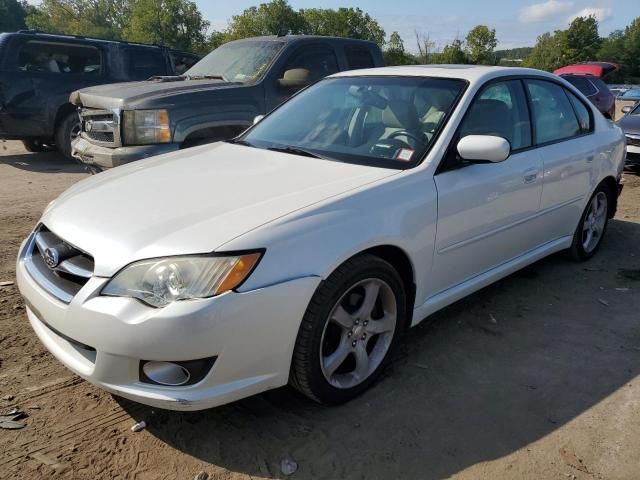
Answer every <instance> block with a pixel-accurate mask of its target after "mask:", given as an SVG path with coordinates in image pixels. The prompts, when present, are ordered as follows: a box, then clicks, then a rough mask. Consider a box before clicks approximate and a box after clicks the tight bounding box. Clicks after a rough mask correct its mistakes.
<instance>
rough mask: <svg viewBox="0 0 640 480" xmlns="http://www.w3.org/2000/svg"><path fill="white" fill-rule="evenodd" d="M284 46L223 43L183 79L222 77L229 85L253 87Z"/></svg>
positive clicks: (255, 42)
mask: <svg viewBox="0 0 640 480" xmlns="http://www.w3.org/2000/svg"><path fill="white" fill-rule="evenodd" d="M283 45H284V43H283V42H276V41H262V40H250V41H240V42H231V43H226V44H224V45H222V46H220V47H218V48H216V49H215V50H214V51H213V52H211V53H210V54H209V55H207V56H206V57H204V58H203V59H202V60H200V61H199V62H198V63H196V64H195V65H194V66H193V67H191V68H190V69H189V70H187V71H186V72H185V73H184V75H185V76H187V77H222V78H223V79H224V80H225V81H228V82H241V83H253V82H255V81H256V80H258V79H259V78H260V76H261V75H262V74H263V73H264V72H265V71H266V69H267V67H268V66H269V64H270V63H271V61H272V60H273V59H274V58H275V56H276V55H277V53H278V52H279V51H280V50H281V49H282V46H283Z"/></svg>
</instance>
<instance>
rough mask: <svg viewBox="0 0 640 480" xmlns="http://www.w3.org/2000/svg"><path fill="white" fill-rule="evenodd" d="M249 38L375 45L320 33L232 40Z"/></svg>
mask: <svg viewBox="0 0 640 480" xmlns="http://www.w3.org/2000/svg"><path fill="white" fill-rule="evenodd" d="M251 40H260V41H271V42H276V41H277V42H283V43H293V42H303V41H306V42H308V41H318V40H322V41H327V42H338V43H362V44H366V45H376V43H375V42H372V41H370V40H360V39H355V38H345V37H325V36H322V35H266V36H262V37H248V38H241V39H239V40H234V42H246V41H251Z"/></svg>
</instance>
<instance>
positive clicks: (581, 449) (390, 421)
mask: <svg viewBox="0 0 640 480" xmlns="http://www.w3.org/2000/svg"><path fill="white" fill-rule="evenodd" d="M85 177H86V174H85V173H83V171H82V169H81V168H80V167H79V166H78V165H75V164H71V163H68V162H65V161H64V160H62V159H61V158H60V157H59V156H58V155H57V154H55V153H45V154H28V153H26V152H24V150H23V149H22V147H21V144H19V143H17V142H5V143H0V242H1V243H0V244H1V245H2V248H1V249H0V282H2V281H13V280H14V262H15V258H16V255H17V251H18V247H19V244H20V242H21V241H22V239H23V238H24V237H25V236H26V235H27V234H28V232H29V231H30V229H31V228H32V227H33V226H34V225H35V223H36V222H37V220H38V218H39V216H40V213H41V212H42V210H43V209H44V207H45V206H46V204H47V203H48V202H49V201H51V200H52V199H53V198H55V197H56V196H57V195H58V194H59V193H60V192H62V191H63V190H64V189H65V188H67V187H68V186H69V185H71V184H73V183H74V182H77V181H79V180H81V179H82V178H85ZM639 293H640V177H637V176H635V175H631V174H629V175H626V187H625V190H624V193H623V195H622V197H621V200H620V208H619V211H618V215H617V217H616V218H615V220H613V221H612V222H611V223H610V226H609V231H608V233H607V237H606V239H605V241H604V244H603V245H602V249H601V251H600V253H599V254H598V255H597V256H596V257H595V258H594V259H592V260H591V261H590V262H587V263H581V264H578V263H572V262H569V261H567V260H565V259H564V258H563V257H562V256H560V255H557V256H553V257H550V258H547V259H545V260H543V261H540V262H538V263H536V264H534V265H532V266H530V267H528V268H527V269H525V270H523V271H521V272H519V273H517V274H515V275H512V276H510V277H508V278H506V279H505V280H503V281H501V282H499V283H497V284H495V285H493V286H491V287H489V288H486V289H484V290H482V291H480V292H478V293H476V294H474V295H472V296H471V297H469V298H467V299H465V300H463V301H461V302H458V303H456V304H455V305H453V306H451V307H449V308H447V309H445V310H444V311H442V312H439V313H438V314H436V315H435V316H434V317H433V319H432V320H433V321H431V322H423V324H421V325H420V326H418V327H416V328H415V329H413V330H412V331H411V332H410V335H408V337H407V339H406V341H405V342H404V343H403V345H402V347H401V348H400V349H399V351H398V353H397V354H396V356H395V357H394V359H393V362H392V363H391V365H390V367H389V368H388V369H387V370H386V372H385V374H384V376H383V378H382V379H381V381H379V382H378V383H377V384H376V385H375V386H374V388H373V389H371V391H370V392H368V393H367V394H365V395H363V396H362V397H361V398H359V399H357V400H355V401H353V402H351V403H349V404H347V405H344V406H341V407H336V408H324V407H321V406H318V405H315V404H313V403H310V402H309V401H307V400H305V399H304V398H302V397H300V396H299V395H297V394H296V393H294V392H293V391H292V390H290V389H288V388H282V389H279V390H275V391H272V392H268V393H265V394H262V395H258V396H255V397H252V398H248V399H246V400H243V401H240V402H237V403H235V404H232V405H228V406H224V407H221V408H217V409H213V410H209V411H204V412H195V413H177V412H169V411H161V410H152V409H151V408H148V407H145V406H142V405H138V404H134V403H132V402H128V401H125V400H122V399H118V398H116V397H112V396H110V395H108V394H106V393H104V392H102V391H100V390H98V389H96V388H95V387H93V386H92V385H90V384H88V383H87V382H84V381H82V380H81V379H79V378H78V377H76V376H75V375H73V374H72V373H70V372H69V371H68V370H66V369H65V368H64V367H63V366H62V365H60V364H59V363H58V362H57V361H56V360H55V359H54V358H53V357H52V356H51V355H50V354H49V353H48V352H47V351H46V350H45V349H44V348H43V347H42V345H41V344H40V343H39V341H38V340H37V338H36V336H35V334H34V333H33V332H32V331H31V329H30V327H29V326H28V323H27V320H26V315H25V311H24V304H23V303H22V301H21V299H20V296H19V294H18V291H17V289H16V287H15V285H9V286H4V287H0V414H4V413H6V412H8V411H9V410H11V409H12V408H13V407H15V406H19V407H20V408H21V409H22V410H24V411H26V413H27V414H28V418H26V420H24V423H25V424H26V427H25V428H23V429H21V430H0V477H2V478H7V479H8V478H12V479H34V478H77V479H85V478H86V479H98V478H109V479H111V478H118V479H133V478H137V479H164V478H166V479H174V478H177V479H193V478H194V477H195V475H197V474H198V473H199V472H206V473H207V474H208V475H209V478H212V479H224V480H228V479H247V478H254V479H255V478H282V477H283V476H284V474H283V473H282V470H281V465H282V461H283V460H285V459H288V460H292V461H295V462H296V464H297V471H296V472H295V473H294V474H293V475H292V478H300V479H307V478H314V479H316V478H348V479H365V478H366V479H367V480H369V479H392V478H402V479H436V478H448V477H453V478H458V479H476V478H478V479H507V478H508V479H511V478H513V479H565V480H566V479H575V480H578V479H603V480H604V479H606V480H613V479H629V480H633V479H638V478H640V449H638V445H640V378H639V377H638V375H639V374H640V322H639V319H640V316H639V315H638V311H640V294H639ZM141 420H145V421H146V422H147V424H148V426H147V428H146V429H145V430H143V431H141V432H138V433H133V432H131V430H130V427H131V426H132V425H133V424H135V423H136V422H138V421H141Z"/></svg>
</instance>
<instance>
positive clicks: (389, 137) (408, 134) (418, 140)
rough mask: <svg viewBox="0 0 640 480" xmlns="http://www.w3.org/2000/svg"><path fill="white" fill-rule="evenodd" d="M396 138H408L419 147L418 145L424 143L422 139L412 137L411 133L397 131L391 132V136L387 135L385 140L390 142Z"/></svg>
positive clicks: (415, 136)
mask: <svg viewBox="0 0 640 480" xmlns="http://www.w3.org/2000/svg"><path fill="white" fill-rule="evenodd" d="M396 137H408V138H411V139H412V140H415V142H416V145H420V144H423V143H424V141H423V140H422V139H420V138H419V137H418V136H417V135H414V134H413V133H411V132H409V131H408V130H398V131H397V132H393V133H392V134H391V135H389V136H388V137H387V139H388V140H390V139H392V138H396Z"/></svg>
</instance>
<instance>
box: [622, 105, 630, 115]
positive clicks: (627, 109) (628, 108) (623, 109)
mask: <svg viewBox="0 0 640 480" xmlns="http://www.w3.org/2000/svg"><path fill="white" fill-rule="evenodd" d="M630 111H631V105H627V106H626V107H622V113H625V114H626V113H629V112H630Z"/></svg>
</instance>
